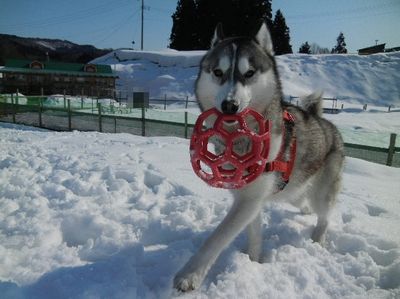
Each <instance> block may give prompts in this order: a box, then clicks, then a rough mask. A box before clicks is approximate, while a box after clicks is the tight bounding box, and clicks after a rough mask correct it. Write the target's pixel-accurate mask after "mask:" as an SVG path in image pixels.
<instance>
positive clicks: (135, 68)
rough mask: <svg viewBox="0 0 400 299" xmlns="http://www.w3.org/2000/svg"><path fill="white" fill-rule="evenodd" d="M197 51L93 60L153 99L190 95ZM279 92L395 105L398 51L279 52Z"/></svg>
mask: <svg viewBox="0 0 400 299" xmlns="http://www.w3.org/2000/svg"><path fill="white" fill-rule="evenodd" d="M203 55H204V52H203V51H175V50H165V51H159V52H148V51H133V50H116V51H113V52H111V53H109V54H107V55H105V56H102V57H99V58H97V59H95V60H94V61H93V62H95V63H101V64H109V65H111V66H112V68H113V70H115V72H116V73H117V75H118V76H119V80H118V81H117V85H118V86H119V89H121V90H128V91H132V90H134V91H149V92H150V96H151V97H153V98H164V95H167V97H168V98H176V99H184V98H185V97H186V96H189V98H191V99H193V98H194V95H193V85H194V82H195V80H196V76H197V73H198V65H199V62H200V60H201V57H202V56H203ZM277 62H278V67H279V72H280V74H281V79H282V83H283V89H284V93H285V95H286V96H287V97H289V96H304V95H305V94H308V93H310V92H313V91H315V90H322V91H324V96H326V97H335V98H338V99H339V101H343V103H360V104H374V105H375V106H379V105H381V106H389V105H394V106H399V105H400V96H399V95H400V52H395V53H385V54H375V55H370V56H359V55H302V54H292V55H282V56H278V57H277Z"/></svg>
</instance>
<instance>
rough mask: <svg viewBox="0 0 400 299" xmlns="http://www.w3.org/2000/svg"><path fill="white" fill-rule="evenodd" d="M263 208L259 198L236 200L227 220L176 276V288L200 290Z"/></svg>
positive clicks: (184, 290)
mask: <svg viewBox="0 0 400 299" xmlns="http://www.w3.org/2000/svg"><path fill="white" fill-rule="evenodd" d="M261 207H262V200H260V199H257V198H255V199H237V200H235V202H234V204H233V206H232V208H231V210H230V211H229V213H228V215H227V216H226V217H225V219H224V220H223V221H222V222H221V224H220V225H218V227H217V228H216V230H215V231H214V232H213V233H212V234H211V236H210V237H209V238H208V239H207V240H206V241H205V242H204V244H203V245H202V247H201V248H200V250H199V251H198V252H197V253H196V254H195V255H194V256H193V257H192V258H191V259H190V260H189V261H188V262H187V263H186V265H185V266H184V267H183V268H182V269H181V270H180V271H179V272H178V274H176V276H175V278H174V287H175V288H176V289H178V290H180V291H183V292H186V291H190V290H194V289H196V288H198V287H199V286H200V284H201V283H202V281H203V279H204V277H205V276H206V274H207V272H208V270H209V269H210V268H211V266H212V265H213V264H214V262H215V261H216V259H217V258H218V256H219V255H220V253H221V252H222V250H224V249H225V248H226V247H227V246H228V245H229V244H230V243H231V242H232V241H233V240H234V239H235V237H236V236H237V235H238V234H239V233H240V232H241V231H242V230H243V229H244V228H245V227H246V226H247V225H248V224H249V223H250V222H251V221H252V220H253V219H254V218H255V217H256V216H257V215H258V213H259V212H260V209H261Z"/></svg>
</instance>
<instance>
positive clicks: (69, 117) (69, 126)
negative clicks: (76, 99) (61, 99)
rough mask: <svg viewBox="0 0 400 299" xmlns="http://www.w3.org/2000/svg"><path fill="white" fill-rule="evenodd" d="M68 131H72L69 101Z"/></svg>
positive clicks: (69, 102)
mask: <svg viewBox="0 0 400 299" xmlns="http://www.w3.org/2000/svg"><path fill="white" fill-rule="evenodd" d="M68 130H69V131H72V113H71V100H70V99H68Z"/></svg>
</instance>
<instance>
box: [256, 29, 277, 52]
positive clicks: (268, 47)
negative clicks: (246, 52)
mask: <svg viewBox="0 0 400 299" xmlns="http://www.w3.org/2000/svg"><path fill="white" fill-rule="evenodd" d="M255 39H256V41H257V42H258V43H259V44H260V46H261V47H263V48H264V50H265V51H267V53H269V54H271V55H274V46H273V45H272V38H271V34H270V32H269V30H268V28H267V25H266V24H265V23H262V25H261V27H260V29H259V30H258V32H257V34H256V37H255Z"/></svg>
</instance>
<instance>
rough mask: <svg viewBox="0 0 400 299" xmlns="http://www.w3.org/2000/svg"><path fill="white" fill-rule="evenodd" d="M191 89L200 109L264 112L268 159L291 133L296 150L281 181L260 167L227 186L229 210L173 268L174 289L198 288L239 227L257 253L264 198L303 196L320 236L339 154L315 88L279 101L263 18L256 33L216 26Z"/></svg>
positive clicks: (315, 236)
mask: <svg viewBox="0 0 400 299" xmlns="http://www.w3.org/2000/svg"><path fill="white" fill-rule="evenodd" d="M195 90H196V91H195V92H196V96H197V99H198V101H199V103H200V106H201V108H202V110H208V109H210V108H214V107H215V108H217V109H219V110H220V111H221V112H223V113H228V114H235V113H238V112H240V111H242V110H243V109H245V108H251V109H254V110H256V111H257V112H259V113H261V114H262V115H263V116H264V117H265V119H268V120H270V121H271V122H272V127H271V136H270V138H271V139H270V154H269V161H270V162H272V161H274V160H275V159H276V158H277V156H278V154H279V153H280V152H283V154H284V155H283V156H284V157H287V156H288V155H290V147H291V146H290V144H291V141H290V140H293V137H295V140H296V141H295V142H296V155H295V160H294V166H293V170H292V172H291V175H290V179H289V181H288V182H283V178H282V173H280V172H278V171H266V172H264V173H263V174H262V175H260V176H259V177H258V178H257V179H256V180H255V181H254V182H252V183H250V184H248V185H246V186H245V187H242V188H241V189H236V190H233V196H234V203H233V206H232V208H231V210H230V211H229V213H228V215H227V216H226V217H225V219H224V220H223V221H222V222H221V224H219V226H218V227H217V228H216V229H215V231H214V232H213V233H212V234H211V235H210V237H209V238H208V239H207V240H206V241H205V242H204V244H203V245H202V246H201V248H200V250H199V251H198V252H197V253H196V254H195V255H194V256H193V257H192V258H191V259H190V260H189V261H188V262H187V263H186V265H185V266H184V267H183V268H182V269H181V270H180V271H179V273H178V274H177V275H176V276H175V279H174V287H175V288H176V289H178V290H180V291H190V290H193V289H196V288H198V287H199V286H200V285H201V283H202V281H203V279H204V277H205V276H206V275H207V272H208V271H209V269H210V268H211V266H212V265H213V264H214V262H215V261H216V259H217V258H218V256H219V255H220V253H221V252H222V251H223V250H224V249H225V248H226V247H227V246H228V245H229V244H230V243H231V242H232V241H233V240H234V239H235V237H236V236H237V235H238V234H239V233H240V232H241V231H242V230H244V229H245V228H247V233H248V248H247V253H248V254H249V257H250V259H251V260H253V261H260V259H261V255H262V231H261V228H262V221H261V220H262V218H261V211H262V209H263V205H264V203H265V202H266V201H267V200H268V201H282V200H286V201H289V202H292V203H294V204H295V205H297V206H301V204H302V202H303V199H304V198H307V199H308V200H309V207H310V208H311V209H312V211H314V212H315V213H316V214H317V216H318V218H317V224H316V227H315V228H314V231H313V233H312V235H311V239H312V240H313V241H314V242H320V243H323V241H324V235H325V232H326V230H327V225H328V216H329V211H330V209H331V207H332V206H333V205H334V203H335V200H336V196H337V193H338V192H339V188H340V181H341V172H342V167H343V161H344V154H343V141H342V138H341V136H340V133H339V132H338V130H337V129H336V128H335V126H334V125H333V124H332V123H330V122H328V121H327V120H325V119H323V118H322V117H321V115H322V104H321V94H312V95H310V96H308V97H306V98H305V99H304V100H303V105H302V107H295V106H292V105H290V104H287V103H285V102H284V101H283V94H282V89H281V83H280V80H279V77H278V72H277V66H276V62H275V59H274V53H273V45H272V41H271V36H270V33H269V31H268V29H267V26H266V25H265V24H263V25H262V26H261V27H260V29H259V30H258V32H257V34H256V35H255V37H235V38H224V37H223V34H222V30H221V27H220V26H217V29H216V30H215V33H214V37H213V39H212V42H211V49H210V50H209V51H208V52H207V53H206V55H205V56H204V58H203V60H202V62H201V66H200V71H199V75H198V78H197V81H196V88H195ZM284 111H287V112H289V113H290V114H291V115H292V116H293V118H294V121H293V122H292V123H289V122H286V121H285V120H284V118H283V115H284ZM283 186H284V188H282V187H283Z"/></svg>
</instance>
